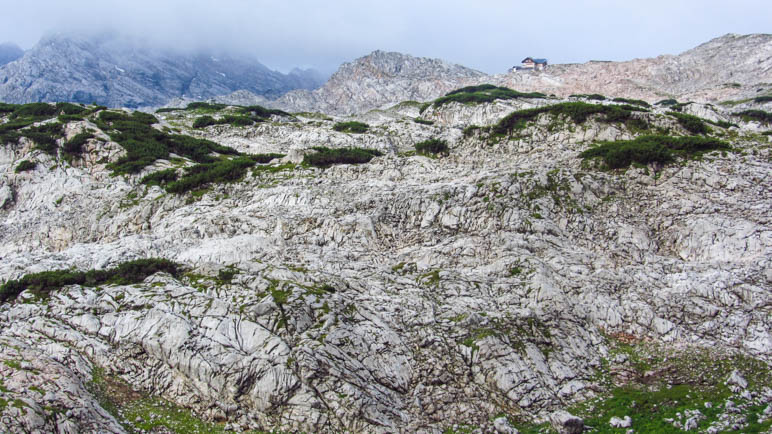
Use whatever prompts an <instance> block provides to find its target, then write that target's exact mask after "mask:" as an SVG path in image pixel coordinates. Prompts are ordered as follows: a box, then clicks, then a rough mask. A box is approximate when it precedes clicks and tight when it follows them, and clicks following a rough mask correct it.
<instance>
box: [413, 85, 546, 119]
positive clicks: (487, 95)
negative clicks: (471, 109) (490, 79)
mask: <svg viewBox="0 0 772 434" xmlns="http://www.w3.org/2000/svg"><path fill="white" fill-rule="evenodd" d="M546 97H547V95H545V94H543V93H540V92H530V93H523V92H518V91H516V90H512V89H509V88H507V87H499V86H494V85H492V84H481V85H479V86H467V87H462V88H461V89H456V90H454V91H452V92H448V93H447V94H445V96H442V97H440V98H437V99H435V100H434V101H433V102H432V103H431V104H432V105H434V106H435V107H439V106H441V105H444V104H448V103H451V102H459V103H462V104H481V103H487V102H492V101H495V100H498V99H516V98H546ZM426 108H427V107H421V112H422V113H423V111H424V110H425V109H426Z"/></svg>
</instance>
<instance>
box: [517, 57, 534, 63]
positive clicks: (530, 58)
mask: <svg viewBox="0 0 772 434" xmlns="http://www.w3.org/2000/svg"><path fill="white" fill-rule="evenodd" d="M529 60H533V57H526V58H525V59H523V60H521V61H520V63H525V62H527V61H529Z"/></svg>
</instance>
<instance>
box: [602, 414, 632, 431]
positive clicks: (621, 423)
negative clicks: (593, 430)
mask: <svg viewBox="0 0 772 434" xmlns="http://www.w3.org/2000/svg"><path fill="white" fill-rule="evenodd" d="M608 423H609V425H611V426H612V427H614V428H630V427H631V426H633V420H632V419H631V418H630V416H625V417H623V418H619V417H616V416H614V417H612V418H611V420H609V421H608Z"/></svg>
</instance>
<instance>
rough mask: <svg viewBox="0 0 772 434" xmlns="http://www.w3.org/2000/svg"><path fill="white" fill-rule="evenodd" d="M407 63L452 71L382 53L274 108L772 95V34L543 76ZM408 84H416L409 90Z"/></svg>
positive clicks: (340, 110)
mask: <svg viewBox="0 0 772 434" xmlns="http://www.w3.org/2000/svg"><path fill="white" fill-rule="evenodd" d="M389 62H391V64H389ZM432 62H435V63H432ZM404 63H407V64H416V65H424V66H429V65H436V66H439V65H442V66H446V65H450V64H448V63H446V62H444V61H442V60H439V59H428V58H420V57H412V56H409V55H405V54H401V53H385V52H383V51H379V50H377V51H374V52H373V53H371V54H369V55H367V56H363V57H360V58H358V59H356V60H354V61H352V62H348V63H345V64H343V65H342V66H341V67H340V68H339V69H338V71H337V72H336V73H335V74H333V76H332V77H331V78H330V80H329V81H328V82H327V83H325V84H324V85H323V86H322V87H320V88H319V89H317V90H314V91H312V92H306V91H294V92H289V93H287V94H286V95H284V96H282V97H280V98H278V99H277V100H275V101H272V102H269V103H268V104H270V105H271V106H274V107H277V108H282V109H285V110H294V111H307V110H308V111H321V112H331V113H337V114H351V113H361V112H365V111H367V110H372V109H375V108H386V107H388V106H391V105H393V104H397V103H399V102H402V101H407V100H414V99H415V100H418V101H425V100H432V99H434V98H438V97H440V96H442V95H444V94H445V93H446V92H448V91H450V90H452V89H455V88H459V87H463V86H468V85H479V84H485V83H490V84H495V85H499V86H506V87H509V88H512V89H515V90H518V91H523V92H543V93H548V94H555V95H557V96H560V97H567V96H570V95H571V94H591V93H600V94H605V95H608V96H612V97H625V98H636V99H643V100H646V101H649V102H656V101H658V100H661V99H665V98H679V99H686V100H693V101H695V102H705V103H707V102H711V103H714V102H719V101H723V100H729V99H743V98H752V97H754V96H758V95H766V94H770V93H772V35H769V34H751V35H735V34H727V35H724V36H720V37H718V38H714V39H712V40H710V41H707V42H705V43H703V44H700V45H698V46H696V47H694V48H692V49H689V50H686V51H684V52H683V53H681V54H677V55H660V56H657V57H653V58H642V59H633V60H628V61H622V62H611V61H609V62H606V61H603V62H599V61H589V62H586V63H578V64H577V63H571V64H554V65H549V67H548V68H547V69H546V70H545V71H539V72H508V73H504V74H496V75H488V74H484V73H482V72H479V71H474V70H472V69H470V68H466V67H464V66H461V65H455V67H456V68H457V69H453V71H454V72H452V73H447V72H445V71H448V70H447V69H445V68H441V67H440V68H438V69H439V70H441V71H443V73H439V74H438V73H435V74H434V75H431V74H412V73H410V72H408V73H402V71H401V69H400V68H399V65H400V64H404ZM727 64H728V65H730V66H729V67H727V66H726V65H727ZM375 65H377V66H375ZM461 71H466V73H463V72H461ZM367 72H370V74H367ZM405 81H412V82H411V83H410V84H409V85H406V84H405V83H404V82H405ZM759 89H761V90H760V91H759Z"/></svg>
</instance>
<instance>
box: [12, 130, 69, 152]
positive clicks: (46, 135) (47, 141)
mask: <svg viewBox="0 0 772 434" xmlns="http://www.w3.org/2000/svg"><path fill="white" fill-rule="evenodd" d="M62 127H63V125H62V124H60V123H49V124H44V125H40V126H37V127H33V128H28V129H26V130H22V131H21V132H20V134H21V135H22V136H24V137H27V138H28V139H30V140H32V141H33V142H35V147H36V148H37V149H40V150H41V151H43V152H45V153H47V154H50V155H56V149H57V145H56V140H57V139H59V138H61V137H62V135H63V132H62Z"/></svg>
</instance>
